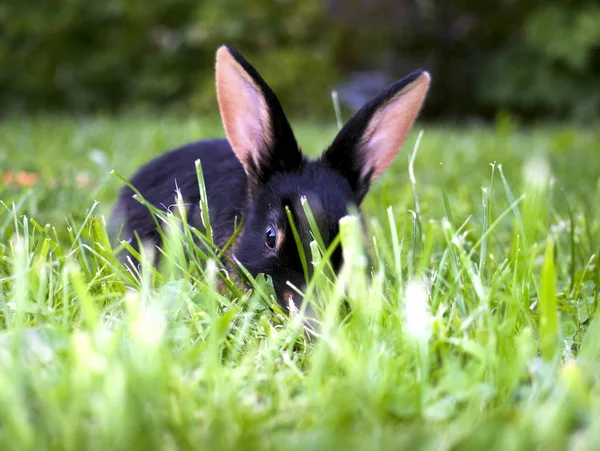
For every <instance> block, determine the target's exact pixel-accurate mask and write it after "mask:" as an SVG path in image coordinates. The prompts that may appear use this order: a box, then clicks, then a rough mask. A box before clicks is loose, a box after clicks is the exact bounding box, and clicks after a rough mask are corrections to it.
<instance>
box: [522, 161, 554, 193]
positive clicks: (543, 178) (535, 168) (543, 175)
mask: <svg viewBox="0 0 600 451" xmlns="http://www.w3.org/2000/svg"><path fill="white" fill-rule="evenodd" d="M523 175H524V178H525V181H526V183H527V185H529V186H530V187H531V188H532V189H533V190H536V191H543V190H545V189H546V187H547V186H548V182H549V181H550V165H549V164H548V161H547V160H546V159H544V158H542V157H534V158H531V159H530V160H529V161H527V163H525V166H524V167H523Z"/></svg>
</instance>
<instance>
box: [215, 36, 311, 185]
mask: <svg viewBox="0 0 600 451" xmlns="http://www.w3.org/2000/svg"><path fill="white" fill-rule="evenodd" d="M216 82H217V100H218V102H219V109H220V111H221V119H222V121H223V127H224V129H225V134H226V135H227V139H228V140H229V143H230V144H231V147H232V148H233V151H234V152H235V154H236V156H237V158H238V159H239V160H240V162H241V163H242V165H243V166H244V169H245V171H246V174H247V175H248V177H249V181H250V186H251V189H252V187H253V186H255V185H259V184H262V183H264V182H266V180H267V179H268V178H269V177H270V176H271V175H272V174H273V173H274V172H277V171H287V170H293V169H295V168H296V167H298V166H299V165H301V164H302V154H301V152H300V150H299V148H298V144H297V143H296V139H295V138H294V134H293V132H292V129H291V127H290V125H289V123H288V121H287V118H286V117H285V114H284V112H283V109H282V108H281V105H280V103H279V100H278V99H277V97H276V96H275V94H274V93H273V91H272V90H271V88H269V86H268V85H267V84H266V83H265V81H264V80H263V79H262V77H261V76H260V75H259V74H258V72H257V71H256V69H254V67H252V66H251V65H250V63H248V62H247V61H246V60H245V59H244V58H243V57H242V55H240V54H239V53H238V52H237V51H236V50H235V49H233V48H232V47H228V46H222V47H220V48H219V50H218V51H217V64H216Z"/></svg>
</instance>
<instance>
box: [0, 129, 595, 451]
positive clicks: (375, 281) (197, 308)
mask: <svg viewBox="0 0 600 451" xmlns="http://www.w3.org/2000/svg"><path fill="white" fill-rule="evenodd" d="M420 130H423V134H422V137H421V140H420V143H419V146H418V152H416V153H415V154H414V155H413V156H414V167H413V171H412V173H413V174H414V177H413V178H412V180H411V177H410V176H409V172H410V171H409V158H410V156H411V154H413V149H414V146H415V142H416V141H417V134H418V132H419V131H420ZM335 131H336V127H335V124H334V123H333V122H332V123H331V124H324V125H314V124H308V123H303V124H299V125H298V126H297V127H296V134H297V136H298V139H299V141H300V143H301V145H302V147H303V149H304V150H305V152H307V153H309V154H312V155H316V154H317V153H318V152H320V150H322V149H323V148H324V146H326V145H327V143H328V142H329V141H330V140H331V139H332V138H333V136H334V134H335ZM222 135H223V133H222V130H221V127H220V124H219V122H218V120H217V119H216V118H208V119H197V120H181V119H177V118H175V117H166V118H160V119H159V118H150V117H122V118H103V117H99V118H83V119H82V118H80V119H67V118H47V117H45V118H44V117H41V118H28V119H12V120H6V121H4V122H2V123H0V183H1V185H0V199H1V200H2V204H0V306H1V309H2V310H1V313H0V315H1V323H0V324H1V326H0V327H1V331H0V340H1V342H2V347H1V348H0V449H2V450H9V449H19V450H27V449H36V450H42V449H61V450H62V449H68V450H81V449H192V448H195V449H244V450H250V449H257V450H258V449H260V450H266V449H282V450H293V449H297V450H305V449H308V450H317V449H327V450H329V449H344V448H349V447H354V448H361V449H390V450H398V449H435V450H439V449H502V450H505V449H532V448H533V447H539V449H564V448H570V449H577V450H584V449H593V448H594V447H595V446H597V445H596V444H597V443H599V439H600V403H599V400H600V396H599V395H600V322H599V321H600V320H595V319H594V312H595V310H596V308H597V306H598V299H599V296H600V294H599V280H600V266H599V265H598V264H597V256H598V252H599V251H600V234H599V233H598V232H599V227H600V205H599V203H598V200H597V199H598V195H599V190H600V184H599V180H600V179H599V174H600V135H599V134H598V133H597V132H593V131H591V130H582V129H576V128H568V127H549V126H547V127H533V128H530V129H522V128H520V127H517V125H516V124H515V123H513V122H511V121H510V120H508V119H503V120H501V121H499V122H498V124H496V125H495V126H493V127H491V126H490V127H487V128H483V127H476V126H468V127H467V126H465V127H463V128H449V127H442V126H439V125H424V124H420V125H419V126H418V127H417V128H416V129H415V131H414V133H413V134H412V135H411V137H410V138H409V140H408V142H407V145H406V146H405V148H404V149H403V151H402V152H401V154H400V156H399V157H398V158H397V160H396V161H395V162H394V164H393V165H392V167H391V168H390V170H389V171H388V172H387V173H385V174H384V176H383V177H382V178H381V179H380V180H378V181H377V182H376V183H375V185H374V186H373V188H372V190H371V192H370V193H369V195H368V196H367V198H366V200H365V202H364V204H363V211H364V213H365V217H366V219H367V221H366V223H367V226H368V231H367V237H368V240H367V241H366V242H363V241H361V240H360V239H359V236H360V231H359V230H358V227H357V222H356V220H355V218H348V219H347V220H345V221H344V223H343V228H342V233H341V241H342V243H343V245H344V252H345V256H346V261H347V264H346V265H345V266H344V268H343V269H342V272H341V273H340V274H339V277H338V278H335V279H334V278H331V277H328V275H327V272H325V271H322V272H317V276H316V279H315V280H314V285H313V286H314V290H312V294H311V295H310V296H309V299H310V301H311V302H312V303H314V306H315V310H317V312H319V316H320V320H321V325H320V327H319V329H318V334H319V337H317V338H316V339H312V340H307V339H306V336H305V335H303V332H302V331H303V329H302V327H301V323H300V320H299V318H298V317H297V316H293V317H291V318H290V317H287V316H285V315H283V314H281V313H280V312H279V311H278V310H277V309H276V308H275V309H274V308H271V307H272V305H271V304H270V300H269V291H268V283H267V282H266V281H265V280H262V279H259V280H257V281H256V289H255V290H253V291H240V289H238V288H237V287H232V289H231V293H228V294H226V295H225V296H221V295H220V294H218V293H217V291H216V290H215V285H216V279H217V277H218V271H217V268H216V266H215V264H214V263H213V262H212V261H210V262H209V263H207V264H204V263H203V262H201V261H191V262H188V263H186V262H185V260H184V259H183V258H182V257H181V252H178V250H180V249H181V248H185V247H189V246H190V241H189V236H188V235H187V234H186V230H185V229H184V230H183V231H182V232H180V235H179V236H173V237H172V239H171V240H170V242H169V247H168V249H167V255H168V257H169V258H168V261H169V262H170V263H169V264H167V265H165V266H164V267H161V268H160V269H161V271H160V272H157V271H154V270H153V269H152V268H149V267H144V268H143V270H142V271H141V274H136V275H135V276H132V275H131V274H128V273H126V272H125V271H124V269H123V268H122V267H120V266H119V265H118V264H117V263H116V261H115V259H114V256H113V255H112V252H111V251H110V249H109V248H108V246H106V241H105V238H106V237H105V234H104V228H103V222H102V215H106V214H107V213H108V212H109V210H110V207H111V203H112V202H113V201H114V200H115V198H116V195H117V192H118V189H119V188H120V186H121V185H122V183H121V181H120V180H119V178H118V177H117V176H116V175H115V174H111V170H112V169H114V170H115V171H116V172H117V173H118V174H120V175H121V176H123V177H128V176H130V175H132V174H133V172H134V171H135V169H136V168H137V167H138V166H139V165H140V164H142V163H144V162H145V161H147V160H149V159H150V158H151V157H153V156H155V155H158V154H160V153H161V152H162V151H164V150H166V149H168V148H170V147H173V146H176V145H179V144H184V143H186V142H188V141H191V140H194V139H198V138H204V137H212V136H222ZM188 231H189V230H188ZM363 244H364V245H363ZM365 245H366V246H365ZM365 252H368V253H369V255H370V260H367V259H365V258H363V257H364V256H365ZM314 257H315V259H316V263H315V264H319V263H318V260H319V253H318V252H316V254H315V256H314ZM367 261H370V264H367ZM346 302H347V305H349V307H350V310H351V314H350V315H342V314H341V313H340V312H341V311H342V310H343V309H341V308H340V307H341V306H342V305H345V304H346Z"/></svg>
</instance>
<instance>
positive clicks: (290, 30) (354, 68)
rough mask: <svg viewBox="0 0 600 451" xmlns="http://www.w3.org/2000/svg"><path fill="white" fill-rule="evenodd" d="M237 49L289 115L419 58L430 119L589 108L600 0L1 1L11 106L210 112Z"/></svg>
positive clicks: (327, 106)
mask: <svg viewBox="0 0 600 451" xmlns="http://www.w3.org/2000/svg"><path fill="white" fill-rule="evenodd" d="M223 43H227V44H230V45H233V46H235V47H237V48H238V49H239V50H240V51H241V52H242V53H243V54H244V55H245V56H246V57H247V58H248V59H250V61H251V62H252V63H254V64H255V65H256V66H257V68H258V69H259V71H260V72H261V73H262V74H263V75H264V76H265V78H266V79H267V82H268V83H269V84H270V85H271V86H272V87H273V88H274V90H275V91H276V92H277V93H278V95H279V97H280V98H281V100H282V103H283V104H284V108H285V109H286V110H287V111H288V112H289V113H290V115H292V116H293V115H305V114H310V115H311V117H319V116H322V117H323V116H325V117H329V118H331V117H332V114H333V113H332V106H331V99H330V92H331V90H332V89H338V90H339V92H340V98H341V100H342V102H343V104H344V105H345V106H347V107H349V108H351V109H354V108H357V107H358V106H360V105H361V104H362V102H364V100H366V98H368V97H370V96H371V95H373V94H374V93H375V92H377V91H378V90H379V89H381V88H382V87H383V86H384V85H386V84H387V83H388V82H391V81H393V80H394V79H397V78H400V77H402V76H404V75H405V74H407V73H408V72H409V71H411V70H413V69H416V68H419V67H422V68H426V69H428V70H429V71H430V72H431V73H432V75H433V77H434V89H432V91H431V95H430V97H429V100H428V103H427V108H426V110H425V111H424V113H425V115H426V116H427V117H429V118H432V119H448V118H467V117H478V118H492V117H494V115H496V114H497V113H498V112H499V111H507V112H509V113H511V114H513V115H517V116H519V117H521V118H523V119H530V120H535V119H565V118H569V119H574V120H588V121H589V120H595V119H597V118H598V117H599V116H600V1H599V0H587V1H586V0H562V1H558V0H555V1H541V0H487V1H485V2H482V1H480V0H437V1H436V0H302V1H292V0H210V1H209V0H152V1H145V0H43V1H37V2H32V1H29V2H26V1H21V0H5V1H4V2H2V4H0V105H1V108H2V113H3V114H14V113H21V112H28V113H30V112H39V111H59V112H64V111H68V112H76V113H87V112H98V111H103V112H105V111H119V110H128V109H132V108H142V109H152V110H158V111H164V110H169V111H172V110H182V111H186V112H198V113H203V112H213V113H214V112H215V111H216V110H215V109H216V96H215V93H214V73H213V65H214V53H215V50H216V48H217V47H218V46H219V45H221V44H223Z"/></svg>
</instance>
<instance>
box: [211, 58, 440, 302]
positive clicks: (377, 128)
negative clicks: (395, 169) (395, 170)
mask: <svg viewBox="0 0 600 451" xmlns="http://www.w3.org/2000/svg"><path fill="white" fill-rule="evenodd" d="M429 80H430V78H429V74H428V73H427V72H424V71H417V72H414V73H412V74H410V75H409V76H407V77H406V78H404V79H402V80H400V81H398V82H396V83H394V84H392V85H391V86H389V87H388V88H387V89H386V90H385V91H383V92H382V93H381V94H379V95H378V96H377V97H375V98H374V99H373V100H372V101H370V102H368V103H367V104H366V105H365V106H363V107H362V108H361V109H360V110H359V111H358V112H357V113H356V114H355V115H354V117H352V119H350V120H349V121H348V123H347V124H346V125H345V126H344V127H343V129H342V130H341V131H340V132H339V133H338V135H337V137H336V138H335V139H334V141H333V143H332V144H331V145H330V146H329V148H328V149H327V150H326V151H325V152H324V153H323V154H322V155H321V157H320V158H318V159H314V160H313V159H308V158H305V157H304V156H303V155H302V153H301V151H300V149H299V147H298V144H297V143H296V139H295V137H294V134H293V132H292V129H291V127H290V125H289V123H288V121H287V119H286V117H285V114H284V112H283V109H282V108H281V105H280V103H279V101H278V100H277V97H276V96H275V94H274V93H273V91H272V90H271V89H270V88H269V86H267V84H266V83H265V82H264V80H263V79H262V78H261V76H260V75H259V74H258V72H257V71H256V70H255V69H254V68H253V67H252V66H251V65H250V64H249V63H248V62H247V61H246V60H245V59H244V58H243V57H242V56H241V55H240V54H239V53H238V52H237V51H235V50H234V49H232V48H231V47H225V46H224V47H221V48H220V49H219V50H218V51H217V63H216V83H217V97H218V102H219V108H220V111H221V118H222V121H223V126H224V129H225V133H226V135H227V139H228V140H229V143H230V144H231V146H232V148H233V151H234V152H235V154H236V156H237V158H238V159H239V160H240V162H241V163H242V165H243V166H244V169H245V172H246V174H247V178H248V205H247V207H246V210H245V215H244V226H243V229H242V231H241V233H240V236H239V237H238V240H237V243H236V246H235V250H234V256H235V258H236V259H237V260H238V262H239V263H241V264H242V265H243V266H244V267H245V268H246V269H247V270H248V271H249V273H250V274H252V275H253V276H256V275H258V274H259V273H263V274H268V275H270V276H271V278H272V280H273V285H274V288H275V292H276V295H277V299H278V302H279V303H280V304H281V305H282V306H283V307H284V308H286V309H287V308H289V307H290V306H291V305H292V304H293V305H294V306H295V307H298V308H299V307H300V302H301V297H300V296H299V295H298V293H297V292H296V291H295V290H294V289H293V288H292V286H291V285H293V286H295V287H297V288H299V289H300V290H302V289H303V288H304V287H305V284H306V280H305V272H304V269H303V266H302V263H301V258H300V254H299V249H302V250H303V251H304V252H305V255H306V256H307V259H308V260H310V255H311V254H310V250H309V249H310V242H311V241H312V240H313V239H314V238H313V237H312V235H311V229H310V227H309V224H308V220H307V217H306V215H305V214H304V209H303V207H302V199H303V198H305V199H306V200H307V201H308V204H309V206H310V210H311V212H312V214H313V216H314V218H315V222H316V224H317V225H318V229H319V233H320V235H321V237H322V239H323V241H324V244H325V245H326V246H327V245H329V244H330V243H331V241H332V240H333V239H334V237H335V236H336V235H337V234H338V223H339V220H340V219H341V218H342V217H343V216H345V215H346V214H347V212H348V207H349V206H351V205H354V206H356V207H358V206H359V205H360V203H361V201H362V199H363V198H364V196H365V195H366V194H367V192H368V190H369V186H370V184H371V182H372V181H373V180H374V179H375V178H376V177H378V176H379V175H380V174H381V173H383V172H384V171H385V170H386V168H387V167H388V166H389V165H390V163H391V162H392V161H393V160H394V158H395V156H396V154H397V153H398V152H399V150H400V148H401V146H402V144H403V142H404V140H405V139H406V137H407V135H408V133H409V131H410V129H411V127H412V125H413V123H414V121H415V119H416V117H417V114H418V112H419V110H420V108H421V105H422V103H423V100H424V98H425V94H426V93H427V90H428V87H429ZM288 211H289V213H290V214H291V217H292V219H293V225H294V227H295V229H296V232H297V235H295V234H294V230H293V227H292V225H291V224H290V222H289V220H288ZM296 236H298V237H299V238H300V246H298V244H297V242H296ZM331 263H332V265H333V267H334V269H335V270H337V269H339V267H340V266H341V264H342V252H341V249H340V248H339V246H338V248H337V249H335V251H334V252H333V254H332V257H331ZM311 266H312V265H311V264H310V263H309V264H308V269H309V271H310V268H311ZM290 284H291V285H290Z"/></svg>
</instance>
